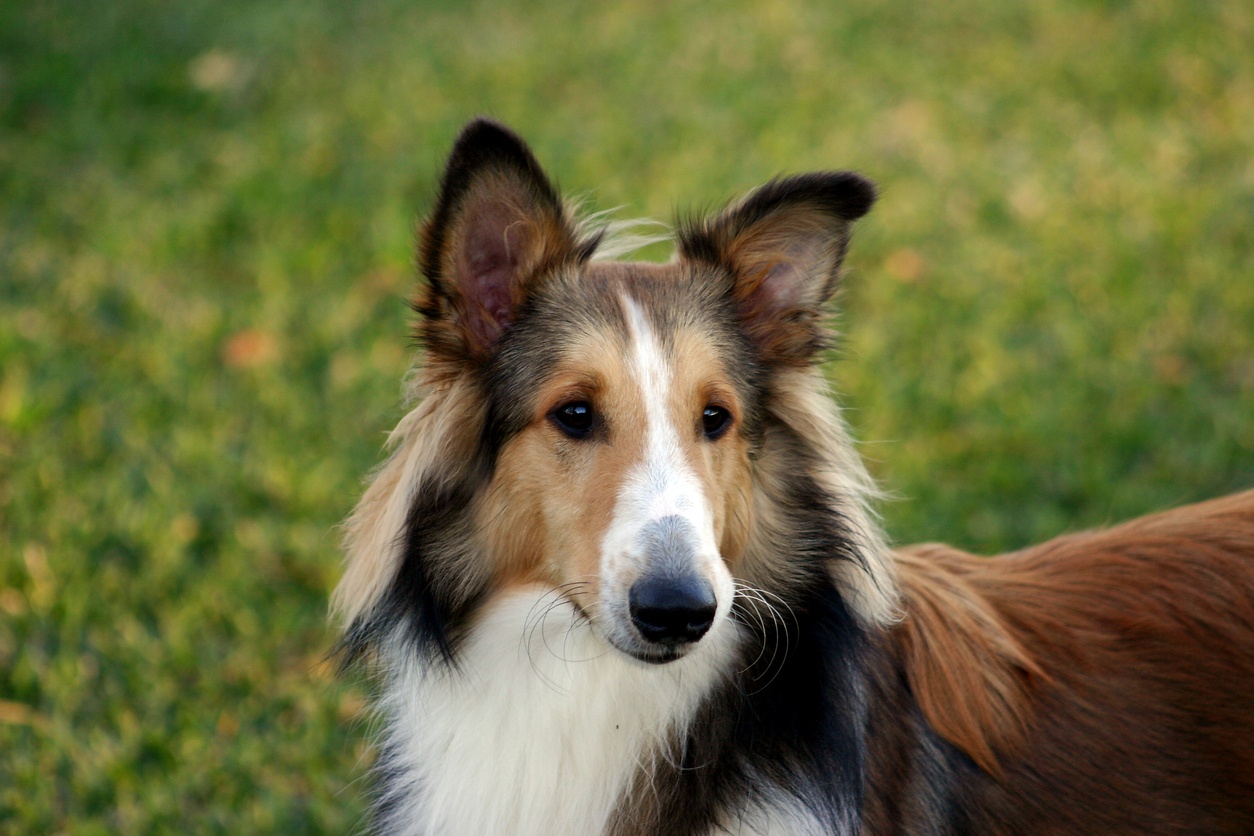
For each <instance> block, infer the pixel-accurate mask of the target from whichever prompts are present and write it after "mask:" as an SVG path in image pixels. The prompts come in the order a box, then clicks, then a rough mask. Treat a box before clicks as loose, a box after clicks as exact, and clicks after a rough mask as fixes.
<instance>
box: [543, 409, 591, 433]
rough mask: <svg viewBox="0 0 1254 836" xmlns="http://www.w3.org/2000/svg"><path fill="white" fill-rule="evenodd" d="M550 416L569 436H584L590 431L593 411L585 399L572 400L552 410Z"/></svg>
mask: <svg viewBox="0 0 1254 836" xmlns="http://www.w3.org/2000/svg"><path fill="white" fill-rule="evenodd" d="M549 414H550V417H551V418H552V419H553V423H555V424H557V426H558V428H559V429H560V430H561V431H562V432H564V433H566V434H567V435H568V436H570V437H571V438H586V437H587V436H588V434H589V433H590V432H592V424H593V419H594V417H595V416H594V413H593V412H592V404H590V403H588V402H587V401H572V402H571V403H567V404H562V405H561V406H559V407H558V408H557V409H555V410H553V411H552V412H551V413H549Z"/></svg>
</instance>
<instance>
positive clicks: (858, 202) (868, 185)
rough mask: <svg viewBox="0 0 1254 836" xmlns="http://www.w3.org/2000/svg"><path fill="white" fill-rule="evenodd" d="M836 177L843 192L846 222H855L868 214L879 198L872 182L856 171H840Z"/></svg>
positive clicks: (877, 189)
mask: <svg viewBox="0 0 1254 836" xmlns="http://www.w3.org/2000/svg"><path fill="white" fill-rule="evenodd" d="M836 176H837V178H838V179H839V181H840V184H841V187H842V189H843V191H844V202H843V203H844V206H843V209H844V212H843V216H844V217H845V218H846V219H847V220H851V221H856V220H857V219H858V218H861V217H862V216H863V215H865V214H866V213H868V212H870V211H871V207H872V206H874V205H875V201H876V199H877V198H878V197H879V188H878V187H877V186H876V185H875V183H874V181H872V180H869V179H867V178H866V177H863V176H862V175H861V174H858V173H857V172H856V171H840V172H837V173H836Z"/></svg>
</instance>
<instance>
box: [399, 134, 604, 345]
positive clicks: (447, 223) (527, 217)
mask: <svg viewBox="0 0 1254 836" xmlns="http://www.w3.org/2000/svg"><path fill="white" fill-rule="evenodd" d="M595 246H596V241H595V240H588V241H582V242H581V241H579V240H578V239H577V233H576V230H575V225H574V224H573V223H572V221H571V220H570V217H569V215H568V213H567V211H566V209H565V207H564V206H563V204H562V201H561V198H560V196H559V195H558V192H557V190H556V188H554V186H553V184H552V183H551V182H550V181H549V179H548V177H547V176H546V175H545V173H544V170H543V169H542V168H541V167H540V164H539V163H538V162H537V161H536V159H535V157H534V156H533V155H532V153H531V151H530V149H528V148H527V145H526V144H525V143H524V142H523V141H522V139H520V138H519V137H518V136H517V135H516V134H514V133H513V132H512V131H510V130H509V129H508V128H506V127H504V126H503V125H500V124H498V123H496V122H493V121H491V120H488V119H477V120H475V121H473V122H471V123H470V124H469V125H467V126H466V127H465V128H464V129H463V130H462V132H461V135H460V136H459V137H458V138H457V141H456V143H455V144H454V146H453V151H452V153H451V154H450V155H449V159H448V163H447V165H446V167H445V171H444V177H443V180H442V182H441V185H440V193H439V197H438V198H437V199H436V204H435V209H434V210H433V211H432V213H431V216H430V217H429V218H428V219H427V221H426V222H425V223H424V224H423V226H422V231H421V233H420V238H419V248H418V262H419V267H420V269H421V270H422V272H423V274H424V275H425V276H426V278H427V284H426V286H425V287H424V288H423V289H422V290H421V292H420V294H419V298H418V301H417V303H416V305H415V308H416V309H417V310H418V312H419V313H421V314H422V315H423V322H422V324H421V326H420V333H419V336H420V338H421V339H422V341H423V342H424V343H425V344H426V346H427V348H428V350H429V351H430V352H431V354H432V355H433V356H435V357H436V358H446V359H452V360H457V361H462V362H482V361H484V360H486V359H488V358H489V357H491V355H492V354H493V352H494V350H495V347H496V344H497V341H498V340H499V339H500V337H501V335H502V334H503V333H504V332H505V331H506V329H508V328H509V327H510V326H511V325H512V324H513V323H514V320H515V318H516V316H517V313H518V309H519V307H520V306H521V305H522V303H523V301H524V300H525V299H526V297H527V294H528V293H529V292H530V290H532V288H533V287H534V285H535V283H536V282H537V281H538V280H539V279H540V278H541V277H542V276H543V275H544V274H545V273H546V272H548V271H550V270H551V269H552V268H554V267H556V266H558V265H560V264H562V263H565V262H569V261H572V260H576V261H577V260H584V259H586V258H588V257H589V256H590V255H591V253H592V250H593V249H594V248H595Z"/></svg>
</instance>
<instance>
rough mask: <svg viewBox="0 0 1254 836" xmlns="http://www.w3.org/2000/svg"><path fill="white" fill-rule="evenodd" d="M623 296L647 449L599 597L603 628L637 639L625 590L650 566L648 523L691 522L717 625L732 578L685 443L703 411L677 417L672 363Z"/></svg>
mask: <svg viewBox="0 0 1254 836" xmlns="http://www.w3.org/2000/svg"><path fill="white" fill-rule="evenodd" d="M621 301H622V304H623V309H624V311H625V313H626V317H627V326H628V332H629V335H630V339H631V345H630V347H629V350H628V356H627V357H626V358H625V360H626V363H627V367H628V369H629V371H630V374H631V377H632V379H633V380H634V381H635V383H636V384H637V386H638V387H639V389H640V397H641V402H642V403H643V405H644V414H645V421H646V425H645V443H644V447H643V454H642V456H641V459H640V460H639V461H638V462H636V463H635V464H633V465H632V466H631V468H630V470H629V472H628V474H627V478H626V479H625V480H624V482H623V485H622V488H621V490H620V492H619V495H618V497H617V499H616V501H615V504H614V513H613V517H612V518H611V520H610V525H609V528H608V529H607V530H606V533H605V537H604V539H603V540H602V541H601V601H602V605H603V607H604V608H605V612H606V615H608V616H609V617H610V623H607V624H606V625H605V627H606V629H607V631H608V632H609V633H610V636H609V637H610V638H611V640H612V639H613V638H615V637H618V638H626V637H629V636H632V637H634V630H633V628H632V626H631V617H630V614H629V611H628V592H629V590H630V589H631V585H632V584H633V583H635V582H636V581H637V580H639V579H640V578H641V577H642V576H643V575H644V574H645V573H646V572H647V571H648V570H649V555H648V554H647V553H646V551H645V545H646V543H647V541H648V538H647V537H646V529H647V528H648V527H649V525H650V524H651V523H654V522H656V521H657V520H660V519H662V518H663V517H672V516H676V517H680V518H682V519H683V520H685V521H687V522H688V523H689V524H690V526H691V529H690V530H691V532H692V534H691V536H692V537H693V538H694V542H693V543H692V547H693V548H692V552H691V554H692V555H693V558H692V560H693V566H692V567H691V570H692V572H693V573H694V574H696V575H699V576H701V577H704V578H706V579H707V580H709V581H710V583H711V585H712V586H713V588H714V593H715V596H716V597H717V599H718V610H717V613H716V615H715V619H714V626H713V627H712V628H711V630H712V631H713V630H717V629H718V626H719V624H721V623H722V621H723V617H724V616H726V615H727V612H728V611H729V610H730V609H731V602H732V594H733V591H734V584H733V582H732V578H731V573H730V572H728V570H727V567H726V566H725V565H724V563H723V560H722V557H721V556H720V554H719V550H718V545H717V543H716V541H715V537H714V518H713V514H712V513H711V509H710V503H709V501H708V499H707V498H706V496H705V491H704V490H703V488H702V485H701V480H700V479H698V478H697V475H696V473H694V472H693V470H692V466H691V465H690V464H689V461H688V459H687V457H686V456H685V455H684V443H685V441H687V442H688V443H689V444H691V443H693V441H692V438H693V435H694V432H695V429H694V428H695V427H696V424H697V419H698V418H699V417H700V416H699V413H698V414H695V415H691V416H687V415H678V416H677V413H676V411H675V410H674V408H673V404H672V398H674V397H675V393H674V392H673V381H674V374H673V369H672V366H671V361H670V360H669V359H668V358H667V356H666V353H665V352H664V351H663V349H662V346H661V344H660V343H659V342H658V339H657V336H656V335H655V334H654V332H653V328H652V325H651V324H650V322H649V320H648V318H647V317H646V316H645V313H644V311H643V310H642V309H641V307H640V306H639V305H638V304H637V303H636V302H635V300H633V299H631V298H630V297H627V296H622V297H621ZM698 408H700V407H698ZM698 443H704V441H703V440H702V441H701V442H698ZM629 641H636V640H635V639H634V638H632V639H629Z"/></svg>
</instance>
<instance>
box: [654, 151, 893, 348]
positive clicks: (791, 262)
mask: <svg viewBox="0 0 1254 836" xmlns="http://www.w3.org/2000/svg"><path fill="white" fill-rule="evenodd" d="M874 202H875V186H874V185H873V184H872V183H871V182H870V181H869V180H867V179H866V178H864V177H862V176H860V175H858V174H854V173H852V172H848V171H838V172H815V173H812V174H801V175H797V176H795V177H787V178H783V179H779V180H774V181H772V182H770V183H767V184H766V185H765V186H762V187H761V188H759V189H758V190H756V191H754V192H752V193H750V194H749V195H748V196H747V197H746V198H744V199H743V200H741V201H740V202H738V203H735V204H733V205H731V206H730V207H728V208H727V209H725V210H724V211H723V212H721V213H719V214H717V215H715V216H713V217H711V218H707V219H706V220H704V221H700V222H697V223H694V224H688V225H685V226H683V227H682V228H681V230H680V234H679V255H680V258H682V259H684V260H686V261H688V262H693V263H702V264H705V265H709V266H714V267H716V268H719V269H721V270H723V271H726V274H727V275H729V276H730V278H731V286H730V290H731V293H732V296H733V298H734V300H735V302H736V305H737V307H738V309H739V310H740V313H741V319H742V322H743V324H744V328H745V331H746V333H747V334H748V335H749V337H750V338H751V339H752V340H753V341H754V342H755V343H756V344H757V345H758V346H759V348H760V349H761V350H762V351H763V352H764V353H765V354H766V355H767V356H768V357H770V358H771V359H772V360H775V361H777V362H785V363H787V362H796V363H802V362H806V361H808V360H809V359H810V358H811V357H813V356H814V354H815V353H816V352H817V351H818V349H819V348H821V347H822V345H823V331H822V328H821V327H820V320H821V317H822V307H823V304H824V303H825V302H827V301H828V300H829V299H830V298H831V296H832V294H833V293H834V292H835V291H836V287H837V285H838V283H839V278H840V267H841V263H842V262H843V260H844V257H845V250H846V249H847V247H848V244H849V233H850V228H851V226H852V223H853V221H855V220H857V219H858V218H860V217H862V216H863V215H865V214H866V213H867V212H868V211H869V210H870V208H871V205H872V204H873V203H874Z"/></svg>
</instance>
